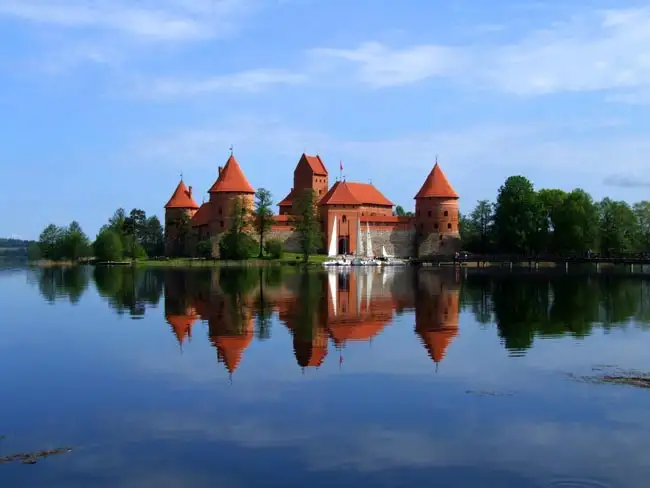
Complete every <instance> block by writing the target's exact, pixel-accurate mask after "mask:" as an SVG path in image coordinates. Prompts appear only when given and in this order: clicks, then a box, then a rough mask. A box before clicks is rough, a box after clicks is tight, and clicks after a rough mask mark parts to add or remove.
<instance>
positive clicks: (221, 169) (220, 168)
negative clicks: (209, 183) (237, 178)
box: [219, 166, 223, 176]
mask: <svg viewBox="0 0 650 488" xmlns="http://www.w3.org/2000/svg"><path fill="white" fill-rule="evenodd" d="M222 171H223V168H222V167H221V166H219V176H221V172H222Z"/></svg>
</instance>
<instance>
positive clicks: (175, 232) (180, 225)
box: [171, 214, 190, 256]
mask: <svg viewBox="0 0 650 488" xmlns="http://www.w3.org/2000/svg"><path fill="white" fill-rule="evenodd" d="M171 231H172V236H173V238H172V245H173V254H174V255H175V256H186V255H187V254H188V253H187V240H188V237H189V235H190V218H189V216H188V215H187V214H181V215H180V216H178V218H176V219H175V220H174V221H173V222H171Z"/></svg>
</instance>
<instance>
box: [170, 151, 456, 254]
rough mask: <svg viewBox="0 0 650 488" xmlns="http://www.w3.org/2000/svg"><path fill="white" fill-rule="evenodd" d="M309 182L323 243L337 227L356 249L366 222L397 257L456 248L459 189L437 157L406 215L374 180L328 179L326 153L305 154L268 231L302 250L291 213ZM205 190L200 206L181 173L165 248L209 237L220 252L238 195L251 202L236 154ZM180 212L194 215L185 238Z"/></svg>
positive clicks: (189, 250)
mask: <svg viewBox="0 0 650 488" xmlns="http://www.w3.org/2000/svg"><path fill="white" fill-rule="evenodd" d="M306 190H312V191H314V192H315V194H316V195H317V198H318V214H319V216H320V221H321V223H322V231H323V237H324V239H323V243H322V249H326V248H327V247H328V243H330V242H331V239H332V233H333V232H336V234H337V235H336V236H335V242H338V253H339V254H355V253H356V252H357V250H358V249H360V247H359V246H361V245H362V243H358V242H357V240H358V239H357V236H358V235H359V233H358V227H359V226H361V230H362V232H363V234H364V235H365V233H366V232H369V233H370V235H371V239H372V243H373V252H374V254H375V255H380V254H381V252H382V250H385V252H386V253H387V254H389V255H394V256H398V257H421V258H422V257H428V256H432V255H435V254H453V253H455V252H456V251H458V250H459V241H460V240H459V232H458V218H459V214H458V198H459V197H458V194H457V193H456V192H455V191H454V189H453V188H452V186H451V185H450V184H449V181H448V180H447V177H446V176H445V174H444V173H443V171H442V169H440V166H439V164H438V162H437V161H436V163H435V165H434V166H433V169H432V170H431V172H430V173H429V175H428V176H427V177H426V179H425V180H424V183H423V184H422V187H421V188H420V191H418V192H417V193H416V195H415V197H414V199H415V213H414V215H413V216H410V217H408V216H407V217H404V216H397V215H395V214H394V210H393V207H394V204H393V202H391V201H390V200H388V199H387V198H386V197H385V196H384V195H383V194H382V193H381V192H380V191H379V190H378V189H377V188H376V187H375V186H374V185H372V184H370V183H358V182H349V181H346V180H345V179H341V180H338V179H337V181H336V182H335V183H334V184H333V185H332V186H331V187H330V186H329V173H328V171H327V168H326V167H325V164H324V163H323V160H322V159H321V157H320V156H318V155H316V156H308V155H306V154H303V155H302V156H301V157H300V160H299V161H298V164H297V165H296V169H295V170H294V172H293V188H291V191H289V194H288V195H287V196H286V197H285V198H284V199H282V200H281V201H280V202H279V203H278V207H279V212H278V215H276V216H275V217H274V224H273V227H272V229H271V232H270V233H269V234H268V235H267V236H266V239H277V240H279V241H281V242H282V243H283V244H284V249H285V250H287V251H290V252H300V248H299V242H298V239H297V235H296V232H295V231H294V230H293V226H292V215H293V214H294V212H295V203H296V199H297V196H298V195H300V194H301V193H302V192H304V191H306ZM208 194H209V195H210V198H209V200H208V201H207V202H205V203H203V204H202V205H200V206H199V205H198V204H197V203H196V201H195V200H194V198H193V196H192V187H191V186H190V187H188V186H186V185H185V183H184V182H183V179H182V178H181V181H180V182H179V183H178V186H177V187H176V190H174V193H173V194H172V196H171V198H170V199H169V201H168V202H167V204H166V205H165V253H166V254H167V255H172V254H179V253H185V254H189V255H192V254H194V252H195V247H196V243H197V242H199V241H202V240H206V239H209V240H210V242H211V243H212V254H213V256H215V257H218V256H219V239H220V238H221V236H222V235H223V234H224V233H225V232H227V231H228V230H229V229H230V224H231V215H232V211H233V208H234V203H235V201H236V200H238V199H239V201H241V202H243V204H244V205H245V206H247V207H249V208H250V209H252V208H253V206H254V197H255V190H254V189H253V187H252V186H251V184H250V183H249V182H248V179H247V178H246V176H245V175H244V172H243V170H242V168H241V166H240V165H239V163H238V162H237V159H235V156H234V155H232V154H231V155H230V157H229V158H228V160H227V162H226V164H225V166H223V167H219V175H218V177H217V180H216V181H215V182H214V184H213V185H212V187H210V189H209V190H208ZM183 219H187V220H188V221H189V229H190V232H189V233H188V235H186V236H182V238H180V237H179V235H178V234H179V232H181V231H179V225H178V222H179V221H182V220H183ZM335 221H336V222H337V223H338V225H336V226H335V225H334V222H335ZM182 232H187V231H186V230H185V231H182ZM179 243H180V244H179ZM179 246H181V247H182V250H181V249H179Z"/></svg>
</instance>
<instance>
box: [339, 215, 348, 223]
mask: <svg viewBox="0 0 650 488" xmlns="http://www.w3.org/2000/svg"><path fill="white" fill-rule="evenodd" d="M341 221H342V222H343V223H344V224H345V223H346V222H347V221H348V219H347V218H346V217H345V215H344V216H343V217H342V218H341Z"/></svg>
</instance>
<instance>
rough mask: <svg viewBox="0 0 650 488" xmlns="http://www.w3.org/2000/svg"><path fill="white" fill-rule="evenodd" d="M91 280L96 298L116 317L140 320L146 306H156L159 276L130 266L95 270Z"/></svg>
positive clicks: (158, 299) (159, 285)
mask: <svg viewBox="0 0 650 488" xmlns="http://www.w3.org/2000/svg"><path fill="white" fill-rule="evenodd" d="M93 280H94V281H95V287H96V288H97V292H98V293H99V295H100V296H102V297H104V298H106V299H107V301H108V304H109V306H110V307H111V308H112V309H113V310H115V311H116V312H117V313H118V314H120V315H122V314H125V313H128V314H129V316H130V317H131V318H142V317H143V316H144V314H145V310H146V308H147V306H155V305H158V303H159V302H160V298H161V296H162V293H163V275H162V273H159V272H155V271H151V270H143V269H140V268H135V267H132V266H95V268H94V270H93Z"/></svg>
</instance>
